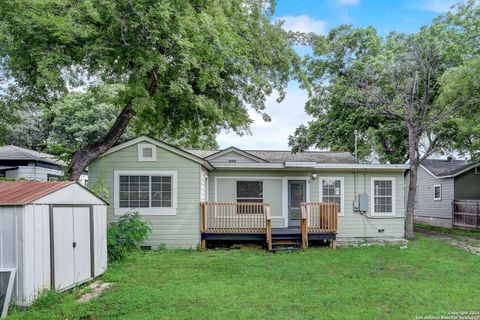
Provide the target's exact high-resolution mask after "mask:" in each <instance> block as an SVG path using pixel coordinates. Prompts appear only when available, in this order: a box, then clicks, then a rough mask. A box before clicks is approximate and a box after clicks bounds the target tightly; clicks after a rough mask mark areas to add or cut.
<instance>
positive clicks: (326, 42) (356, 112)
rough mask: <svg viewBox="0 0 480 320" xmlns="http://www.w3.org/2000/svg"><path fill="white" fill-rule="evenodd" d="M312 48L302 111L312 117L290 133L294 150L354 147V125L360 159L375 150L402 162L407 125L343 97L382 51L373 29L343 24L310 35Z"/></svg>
mask: <svg viewBox="0 0 480 320" xmlns="http://www.w3.org/2000/svg"><path fill="white" fill-rule="evenodd" d="M312 47H313V51H314V55H313V56H311V57H308V58H307V59H306V60H305V68H306V70H307V77H308V80H309V82H310V84H311V89H312V91H311V95H310V99H309V101H308V102H307V105H306V108H305V110H306V112H307V114H309V115H311V116H312V117H313V118H314V120H313V121H311V122H310V123H308V125H302V126H300V127H299V128H297V130H296V131H295V133H294V134H293V135H292V136H290V138H289V144H290V146H292V149H293V150H294V151H296V152H298V151H302V150H306V149H308V148H309V147H310V146H315V147H317V148H320V149H324V148H330V149H331V150H333V151H349V152H353V151H354V142H355V135H354V131H355V130H357V131H358V133H359V138H360V139H359V141H358V142H359V144H358V156H359V159H363V160H368V159H370V158H371V156H372V154H375V155H376V156H378V157H379V158H380V160H382V161H390V162H396V163H403V162H405V160H406V146H405V145H404V140H405V138H406V129H405V126H404V125H402V124H399V123H398V122H392V121H389V119H388V117H386V116H385V115H383V114H381V113H378V112H375V111H374V110H370V109H368V108H362V107H361V106H359V105H357V104H352V103H351V102H350V101H349V100H348V99H347V97H348V96H349V95H350V94H351V92H352V90H353V88H355V86H356V85H357V81H358V79H359V77H361V74H362V73H363V72H364V71H365V69H366V68H367V66H368V65H369V64H371V63H372V62H373V61H374V60H375V59H378V58H379V57H382V56H383V54H384V53H385V52H384V47H385V42H384V40H383V39H382V38H381V37H380V36H378V34H377V32H376V30H375V29H373V28H371V27H369V28H358V29H356V28H353V27H352V26H347V25H342V26H339V27H337V28H334V29H332V30H331V31H330V32H329V34H328V35H326V36H317V37H314V38H313V41H312Z"/></svg>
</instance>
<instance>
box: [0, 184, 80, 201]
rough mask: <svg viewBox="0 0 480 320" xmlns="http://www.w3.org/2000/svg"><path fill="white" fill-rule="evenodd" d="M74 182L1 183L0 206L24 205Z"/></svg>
mask: <svg viewBox="0 0 480 320" xmlns="http://www.w3.org/2000/svg"><path fill="white" fill-rule="evenodd" d="M73 183H75V182H73V181H0V205H22V204H28V203H30V202H32V201H35V200H37V199H40V198H42V197H44V196H46V195H47V194H50V193H52V192H54V191H57V190H60V189H62V188H64V187H66V186H68V185H71V184H73Z"/></svg>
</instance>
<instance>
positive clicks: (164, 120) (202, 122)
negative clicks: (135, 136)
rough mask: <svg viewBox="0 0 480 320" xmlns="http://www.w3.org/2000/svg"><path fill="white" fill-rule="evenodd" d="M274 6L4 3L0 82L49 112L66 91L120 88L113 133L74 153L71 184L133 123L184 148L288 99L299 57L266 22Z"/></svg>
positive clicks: (158, 1)
mask: <svg viewBox="0 0 480 320" xmlns="http://www.w3.org/2000/svg"><path fill="white" fill-rule="evenodd" d="M274 7H275V3H274V1H259V0H229V1H222V0H175V1H163V0H136V1H131V0H95V1H94V0H83V1H70V0H3V1H1V2H0V55H1V60H0V62H1V67H2V70H1V71H2V74H3V76H5V77H8V78H9V79H10V80H9V83H10V84H13V85H14V86H16V87H18V88H20V90H21V91H22V96H23V97H24V98H25V99H27V98H28V99H30V101H32V102H35V103H38V104H40V105H51V104H52V103H54V102H55V101H57V100H58V99H60V98H62V97H63V96H64V95H65V94H66V93H67V92H68V91H69V90H70V89H72V88H85V87H88V86H89V84H91V83H102V84H112V83H114V84H122V85H123V86H124V88H125V89H124V90H122V92H121V94H120V95H119V99H118V104H119V105H120V106H121V107H120V109H121V111H120V113H119V114H118V115H117V117H116V119H115V121H114V123H113V125H112V127H111V128H110V129H109V131H108V132H107V133H106V134H105V135H103V136H100V137H98V139H97V140H96V141H95V142H93V143H91V144H88V145H86V146H84V147H82V148H81V149H80V150H78V151H77V152H76V153H75V154H74V156H73V158H72V160H71V163H70V165H69V168H68V174H69V176H70V179H72V180H76V179H77V178H78V177H79V176H80V174H81V173H82V171H83V170H84V169H85V168H86V166H88V164H89V163H91V161H93V160H94V159H95V158H96V157H98V156H99V155H101V154H102V153H103V152H105V151H106V150H107V149H109V148H110V147H111V146H112V145H113V144H115V143H116V142H117V141H118V140H119V138H120V137H121V136H122V134H123V133H124V132H125V130H126V128H127V126H128V125H129V123H130V121H131V119H132V118H135V120H136V121H135V123H136V124H137V125H138V126H139V131H141V132H145V133H155V135H156V136H159V135H169V136H172V137H178V136H181V135H182V134H181V133H182V132H185V130H187V131H188V134H189V139H192V140H195V139H204V137H205V136H214V135H216V134H217V133H218V131H219V130H220V129H221V128H227V129H232V130H235V131H237V132H242V131H245V130H247V129H248V125H249V124H250V121H251V120H250V119H249V117H248V112H247V108H253V109H254V110H256V111H258V112H261V113H263V112H264V108H265V98H266V96H267V95H269V94H271V93H272V92H273V91H275V90H277V91H278V92H279V93H280V99H281V98H283V96H284V88H285V86H286V85H287V83H288V81H289V80H290V79H291V77H292V75H295V74H298V72H299V69H298V68H297V61H298V56H297V55H296V53H295V52H294V51H293V49H292V48H291V45H290V44H291V43H290V41H291V38H290V37H289V35H288V34H287V33H286V32H284V31H283V30H282V29H281V24H280V23H272V22H271V16H272V14H273V9H274Z"/></svg>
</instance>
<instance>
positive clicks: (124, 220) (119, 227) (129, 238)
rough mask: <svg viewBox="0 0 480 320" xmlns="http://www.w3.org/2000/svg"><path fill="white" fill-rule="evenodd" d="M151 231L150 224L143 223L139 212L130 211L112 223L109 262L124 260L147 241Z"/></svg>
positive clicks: (109, 236)
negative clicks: (126, 255)
mask: <svg viewBox="0 0 480 320" xmlns="http://www.w3.org/2000/svg"><path fill="white" fill-rule="evenodd" d="M151 231H152V229H151V228H150V224H149V223H148V222H145V221H142V219H140V214H139V212H137V211H129V212H127V213H125V214H124V215H122V216H121V217H120V218H119V219H118V221H115V222H111V223H110V224H109V226H108V242H107V247H108V260H109V261H118V260H122V259H123V258H124V257H125V254H126V253H127V252H129V251H132V250H134V249H136V248H137V245H138V244H140V243H142V242H144V241H145V240H147V238H148V235H149V234H150V232H151Z"/></svg>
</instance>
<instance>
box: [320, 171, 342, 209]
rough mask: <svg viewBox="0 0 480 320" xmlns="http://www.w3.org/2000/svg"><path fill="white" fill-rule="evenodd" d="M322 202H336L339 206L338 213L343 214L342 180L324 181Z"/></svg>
mask: <svg viewBox="0 0 480 320" xmlns="http://www.w3.org/2000/svg"><path fill="white" fill-rule="evenodd" d="M322 202H327V203H328V202H330V203H332V202H336V203H337V204H338V209H337V210H338V213H341V212H342V180H339V179H323V180H322Z"/></svg>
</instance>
